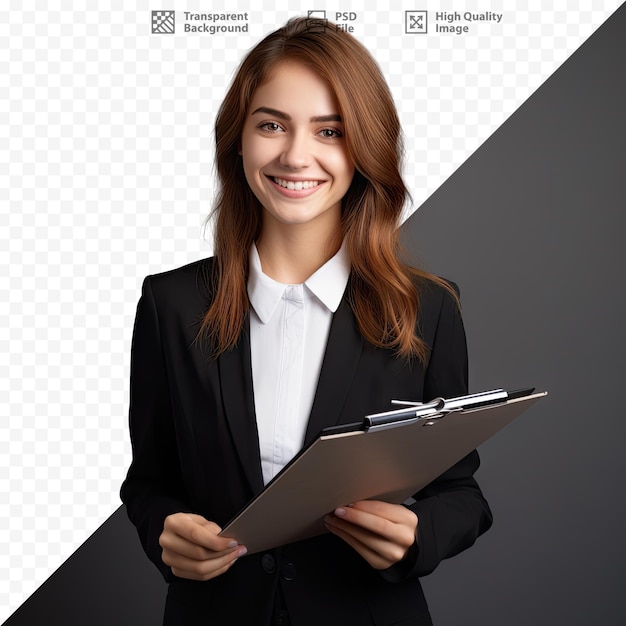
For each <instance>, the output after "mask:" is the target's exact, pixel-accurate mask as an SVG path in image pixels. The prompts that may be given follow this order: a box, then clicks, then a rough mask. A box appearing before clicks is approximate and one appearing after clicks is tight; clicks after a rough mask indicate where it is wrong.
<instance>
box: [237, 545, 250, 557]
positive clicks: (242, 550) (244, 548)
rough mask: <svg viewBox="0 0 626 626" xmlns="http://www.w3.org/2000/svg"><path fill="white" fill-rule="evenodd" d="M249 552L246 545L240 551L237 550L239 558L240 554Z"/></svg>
mask: <svg viewBox="0 0 626 626" xmlns="http://www.w3.org/2000/svg"><path fill="white" fill-rule="evenodd" d="M247 553H248V548H246V547H245V546H244V547H243V548H241V550H239V552H237V558H239V557H240V556H243V555H244V554H247Z"/></svg>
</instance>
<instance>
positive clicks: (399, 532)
mask: <svg viewBox="0 0 626 626" xmlns="http://www.w3.org/2000/svg"><path fill="white" fill-rule="evenodd" d="M324 524H325V525H326V528H328V530H329V531H330V532H331V533H333V534H335V535H337V536H338V537H341V538H342V539H343V540H344V541H345V542H346V543H348V544H349V545H350V546H352V547H353V548H354V549H355V550H356V551H357V552H358V553H359V554H360V555H361V556H362V557H363V558H364V559H365V560H366V561H367V562H368V563H369V564H370V565H371V566H372V567H373V568H374V569H380V570H383V569H387V568H388V567H391V566H392V565H393V564H394V563H398V562H399V561H401V560H402V559H403V558H404V557H405V556H406V555H407V553H408V551H409V548H410V547H411V546H412V545H413V544H414V543H416V542H417V525H418V519H417V515H415V513H413V511H411V510H410V509H407V508H406V507H405V506H402V505H401V504H389V503H388V502H381V501H379V500H360V501H358V502H354V503H352V504H351V505H350V506H346V507H340V508H337V509H335V510H334V511H333V513H331V514H329V515H327V516H326V517H325V518H324Z"/></svg>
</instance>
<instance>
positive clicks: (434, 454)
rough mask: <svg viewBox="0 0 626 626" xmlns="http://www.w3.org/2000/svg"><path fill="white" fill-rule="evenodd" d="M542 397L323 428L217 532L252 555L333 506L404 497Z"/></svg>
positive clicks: (311, 528)
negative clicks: (373, 423) (376, 424)
mask: <svg viewBox="0 0 626 626" xmlns="http://www.w3.org/2000/svg"><path fill="white" fill-rule="evenodd" d="M546 395H547V392H541V393H534V394H532V393H531V394H530V395H526V396H523V397H514V398H513V399H510V400H508V401H503V402H497V403H495V404H490V405H487V406H478V407H475V408H467V409H458V408H457V409H452V410H450V411H449V412H446V411H442V412H435V413H431V414H429V415H425V416H420V417H417V418H413V419H404V420H403V421H399V422H396V423H393V424H385V425H384V426H380V427H378V428H376V427H371V428H363V427H357V429H356V430H350V431H348V432H341V429H338V430H339V432H334V433H333V432H332V429H331V432H330V433H325V432H322V433H321V435H320V436H319V437H318V438H317V439H316V440H315V441H314V442H313V443H312V444H311V445H310V446H308V447H307V448H306V449H304V450H303V451H302V452H300V454H299V455H298V456H297V457H296V458H295V459H294V460H293V461H292V462H291V463H290V464H289V465H288V466H287V467H285V468H284V469H283V470H282V471H281V472H280V474H278V475H277V476H276V477H275V478H274V479H273V480H272V481H271V482H270V483H268V484H267V485H266V487H265V489H264V490H263V491H262V492H261V493H260V494H259V495H258V496H257V497H256V498H254V499H253V500H252V501H251V502H250V503H249V504H248V505H247V506H246V507H245V508H244V509H243V510H242V511H241V512H240V513H239V514H238V515H237V516H236V517H235V518H234V519H233V520H232V521H231V522H230V523H229V524H227V525H226V526H225V528H224V529H223V530H222V532H221V533H220V534H221V535H222V536H225V537H233V538H234V539H236V540H237V541H238V542H239V543H240V544H242V545H245V546H246V547H247V548H248V553H250V554H253V553H255V552H261V551H264V550H269V549H271V548H275V547H277V546H280V545H284V544H287V543H291V542H294V541H299V540H301V539H306V538H309V537H314V536H316V535H320V534H322V533H325V532H327V531H326V529H325V527H324V524H323V522H322V519H323V517H324V515H326V514H327V513H329V512H331V511H333V510H334V509H335V508H337V507H338V506H345V505H347V504H349V503H351V502H355V501H357V500H372V499H375V500H384V501H387V502H391V503H396V504H397V503H401V502H404V501H405V500H407V499H408V498H410V497H411V496H412V495H413V494H415V493H417V492H418V491H419V490H420V489H422V488H423V487H425V486H426V485H428V483H430V482H432V481H433V480H434V479H435V478H437V477H438V476H439V475H441V474H442V473H443V472H444V471H446V470H447V469H448V468H450V467H451V466H452V465H454V464H455V463H456V462H457V461H459V460H460V459H462V458H463V457H464V456H466V455H467V454H469V453H470V452H471V451H472V450H474V449H475V448H477V447H478V446H479V445H480V444H482V443H484V442H485V441H486V440H487V439H489V438H490V437H491V436H492V435H494V434H495V433H496V432H498V431H499V430H500V429H502V428H503V427H504V426H506V425H507V424H509V423H510V422H512V421H513V420H514V419H515V418H516V417H518V416H519V415H520V414H521V413H522V412H524V411H525V410H526V409H528V408H530V407H531V406H532V405H533V404H535V402H537V400H539V399H540V398H543V397H545V396H546ZM381 415H386V414H381Z"/></svg>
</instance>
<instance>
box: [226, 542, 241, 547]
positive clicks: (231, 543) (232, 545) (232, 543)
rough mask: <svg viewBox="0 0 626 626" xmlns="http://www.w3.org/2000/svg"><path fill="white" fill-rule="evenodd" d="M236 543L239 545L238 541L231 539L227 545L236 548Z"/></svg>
mask: <svg viewBox="0 0 626 626" xmlns="http://www.w3.org/2000/svg"><path fill="white" fill-rule="evenodd" d="M238 545H239V543H238V542H236V541H231V542H230V543H229V544H228V547H229V548H236V547H237V546H238Z"/></svg>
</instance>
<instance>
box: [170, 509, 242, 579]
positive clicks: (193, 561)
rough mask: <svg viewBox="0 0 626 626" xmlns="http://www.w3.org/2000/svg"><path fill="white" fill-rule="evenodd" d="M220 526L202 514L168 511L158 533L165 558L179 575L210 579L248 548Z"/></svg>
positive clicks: (226, 568)
mask: <svg viewBox="0 0 626 626" xmlns="http://www.w3.org/2000/svg"><path fill="white" fill-rule="evenodd" d="M221 530H222V529H221V528H220V527H219V526H218V525H217V524H215V523H214V522H210V521H209V520H207V519H205V518H204V517H202V515H195V514H194V513H174V514H173V515H168V516H167V517H166V518H165V523H164V524H163V532H162V533H161V535H160V537H159V544H160V545H161V547H162V548H163V554H162V555H161V558H162V559H163V562H164V563H165V564H166V565H169V566H170V567H171V568H172V573H173V574H174V576H178V577H180V578H189V579H191V580H209V579H210V578H215V577H216V576H219V575H220V574H223V573H224V572H225V571H226V570H228V568H229V567H230V566H231V565H232V564H233V563H234V562H235V561H236V560H237V559H238V558H239V557H240V556H243V555H244V554H246V552H247V549H246V547H245V546H241V545H239V544H238V543H237V542H236V541H234V540H233V539H229V538H228V537H219V536H218V533H219V532H221Z"/></svg>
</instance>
